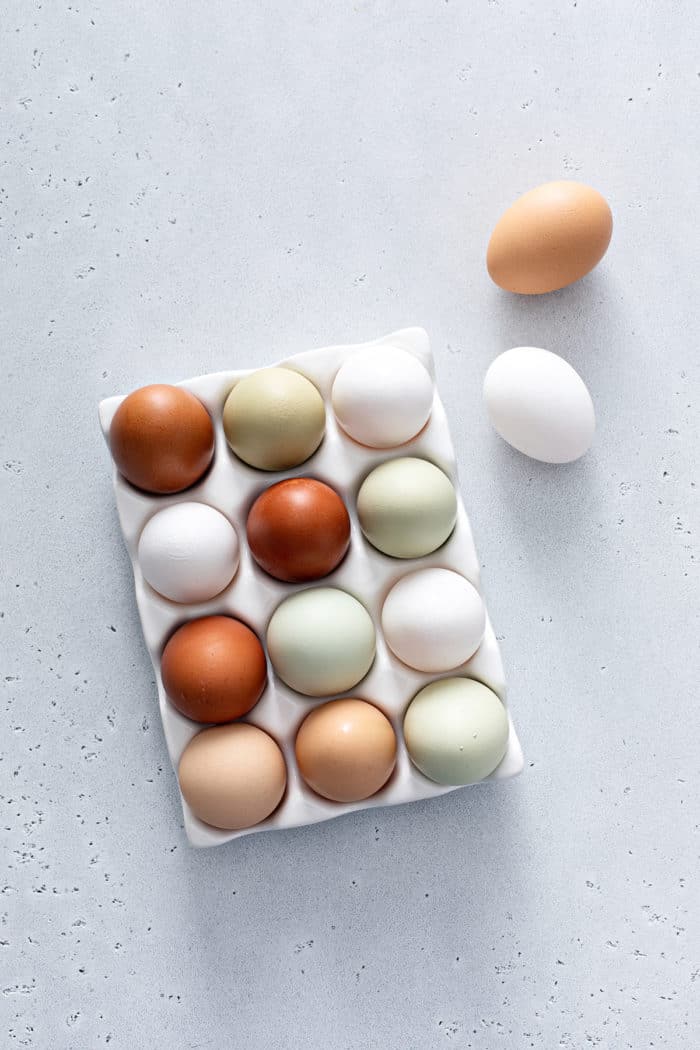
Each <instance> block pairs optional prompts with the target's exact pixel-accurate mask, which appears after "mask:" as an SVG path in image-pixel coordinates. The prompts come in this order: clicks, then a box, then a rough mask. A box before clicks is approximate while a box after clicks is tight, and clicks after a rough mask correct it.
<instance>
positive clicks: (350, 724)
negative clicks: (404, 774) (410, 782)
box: [295, 699, 396, 802]
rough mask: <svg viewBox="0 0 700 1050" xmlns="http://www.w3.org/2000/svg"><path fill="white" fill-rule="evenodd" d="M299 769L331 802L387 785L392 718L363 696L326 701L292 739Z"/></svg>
mask: <svg viewBox="0 0 700 1050" xmlns="http://www.w3.org/2000/svg"><path fill="white" fill-rule="evenodd" d="M295 750H296V758H297V765H298V766H299V772H300V773H301V775H302V777H303V778H304V780H305V781H306V783H307V784H308V785H309V787H310V788H311V789H312V790H313V791H315V792H316V794H318V795H323V797H324V798H328V799H330V800H331V801H332V802H359V801H360V800H361V799H363V798H369V797H370V796H371V795H374V794H376V792H377V791H379V789H380V788H382V787H383V786H384V784H386V782H387V780H388V779H389V777H390V776H391V773H392V771H393V769H394V765H395V763H396V734H395V733H394V729H393V727H392V725H391V722H390V721H389V719H388V718H387V717H386V715H384V714H382V712H381V711H380V710H379V709H378V708H377V707H375V706H374V705H373V704H368V703H367V702H366V701H365V700H356V699H347V700H331V701H329V702H328V703H326V704H321V705H320V707H316V708H314V710H313V711H312V712H311V713H310V714H308V715H307V716H306V718H305V719H304V721H303V722H302V724H301V727H300V729H299V732H298V733H297V739H296V745H295Z"/></svg>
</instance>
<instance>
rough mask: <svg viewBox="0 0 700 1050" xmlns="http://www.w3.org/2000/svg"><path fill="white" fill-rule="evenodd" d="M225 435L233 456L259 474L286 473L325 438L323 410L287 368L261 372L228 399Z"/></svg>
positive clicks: (315, 392)
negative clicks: (280, 471) (273, 471)
mask: <svg viewBox="0 0 700 1050" xmlns="http://www.w3.org/2000/svg"><path fill="white" fill-rule="evenodd" d="M223 423H224V432H225V434H226V439H227V441H228V443H229V446H230V447H231V449H232V450H233V452H235V454H236V455H237V456H238V457H239V458H240V459H242V460H243V461H244V463H248V464H249V466H251V467H257V468H258V470H288V469H289V468H290V467H296V466H298V465H299V464H300V463H303V462H304V460H306V459H308V458H309V456H310V455H312V454H313V453H314V452H315V451H316V449H317V448H318V446H319V445H320V444H321V441H322V440H323V433H324V429H325V424H326V409H325V406H324V403H323V398H322V397H321V395H320V394H319V392H318V390H317V389H316V387H315V386H314V385H313V383H312V382H310V380H308V379H307V378H306V377H305V376H302V375H300V374H299V373H298V372H294V371H292V369H290V368H261V369H260V370H259V371H257V372H252V373H251V374H250V375H248V376H245V377H244V378H243V379H241V380H239V382H238V383H236V385H235V386H234V388H233V390H232V391H231V393H230V394H229V395H228V397H227V398H226V403H225V405H224V414H223Z"/></svg>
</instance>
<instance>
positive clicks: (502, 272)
mask: <svg viewBox="0 0 700 1050" xmlns="http://www.w3.org/2000/svg"><path fill="white" fill-rule="evenodd" d="M611 236H612V213H611V211H610V207H609V205H608V203H607V201H606V200H605V199H604V198H603V197H601V195H600V193H598V192H597V190H594V189H591V187H590V186H584V185H583V184H582V183H580V182H568V181H563V182H547V183H545V184H544V185H543V186H538V187H537V189H534V190H530V192H529V193H525V194H524V195H523V196H522V197H519V198H518V200H517V201H516V202H515V204H513V205H512V206H511V207H510V208H509V209H508V210H507V211H506V212H504V214H503V215H502V216H501V218H500V219H499V220H498V222H497V223H496V226H495V228H494V231H493V233H492V234H491V240H490V241H489V246H488V252H487V255H486V264H487V267H488V271H489V274H490V275H491V278H492V280H493V281H495V283H496V284H498V285H500V287H501V288H505V289H506V290H507V291H509V292H521V293H522V294H523V295H539V294H541V293H543V292H553V291H555V290H556V289H557V288H564V287H565V286H566V285H568V284H573V282H574V281H578V280H579V278H580V277H583V276H585V274H587V273H589V271H590V270H592V269H593V267H594V266H596V265H597V264H598V263H599V262H600V260H601V259H602V258H603V256H604V255H605V252H606V251H607V248H608V245H609V244H610V238H611Z"/></svg>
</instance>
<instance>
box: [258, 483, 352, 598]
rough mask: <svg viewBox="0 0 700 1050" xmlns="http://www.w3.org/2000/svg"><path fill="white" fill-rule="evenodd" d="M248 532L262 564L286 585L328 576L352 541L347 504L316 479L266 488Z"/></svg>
mask: <svg viewBox="0 0 700 1050" xmlns="http://www.w3.org/2000/svg"><path fill="white" fill-rule="evenodd" d="M247 530H248V543H249V545H250V549H251V552H252V554H253V557H254V558H255V560H256V561H257V563H258V565H260V566H261V567H262V568H263V569H264V570H265V572H269V574H270V576H274V577H276V579H278V580H284V581H285V582H286V583H303V582H306V581H308V580H318V579H320V577H321V576H326V575H327V574H328V573H329V572H332V571H333V569H335V567H336V566H337V565H338V564H339V563H340V562H341V561H342V559H343V557H344V556H345V552H346V551H347V549H348V545H349V543H350V518H349V515H348V512H347V510H346V509H345V504H344V503H343V501H342V499H341V498H340V496H339V495H338V493H337V492H335V491H334V490H333V489H332V488H330V487H329V486H328V485H324V484H323V482H321V481H314V480H313V479H312V478H290V479H289V480H288V481H280V482H278V484H276V485H272V486H271V487H270V488H269V489H266V491H265V492H263V493H262V495H261V496H258V498H257V499H256V501H255V503H254V504H253V506H252V508H251V511H250V514H249V515H248V525H247Z"/></svg>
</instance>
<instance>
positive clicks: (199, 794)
mask: <svg viewBox="0 0 700 1050" xmlns="http://www.w3.org/2000/svg"><path fill="white" fill-rule="evenodd" d="M178 777H179V780H180V790H181V791H182V794H183V796H184V798H185V801H186V802H187V804H188V806H189V807H190V809H191V810H192V812H193V813H194V814H195V816H197V817H199V819H200V820H203V821H204V822H205V823H206V824H211V825H213V826H214V827H215V828H225V829H226V830H228V831H235V830H236V829H238V828H250V827H252V826H253V825H254V824H259V823H260V821H261V820H265V818H266V817H269V816H270V814H271V813H274V811H275V810H276V809H277V807H278V805H279V804H280V801H281V799H282V796H283V795H284V789H285V786H286V783H287V767H286V766H285V762H284V756H283V755H282V752H281V751H280V749H279V747H278V746H277V744H276V743H275V741H274V740H273V739H272V737H271V736H268V734H267V733H264V732H263V730H262V729H258V728H257V726H251V725H248V724H247V723H246V722H236V723H235V724H234V725H230V726H214V727H212V728H211V729H204V730H203V731H202V732H201V733H198V734H197V736H195V737H193V738H192V740H190V742H189V744H188V745H187V747H186V748H185V750H184V751H183V753H182V758H181V759H180V765H179V767H178Z"/></svg>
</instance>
